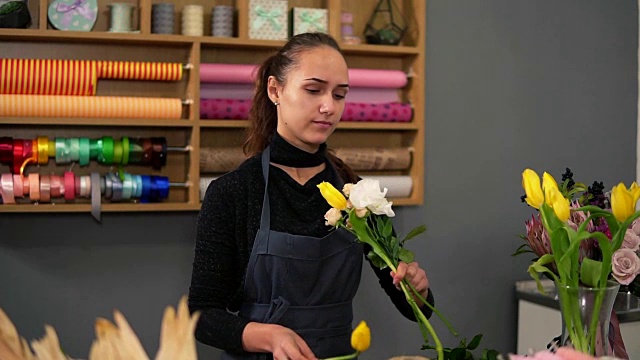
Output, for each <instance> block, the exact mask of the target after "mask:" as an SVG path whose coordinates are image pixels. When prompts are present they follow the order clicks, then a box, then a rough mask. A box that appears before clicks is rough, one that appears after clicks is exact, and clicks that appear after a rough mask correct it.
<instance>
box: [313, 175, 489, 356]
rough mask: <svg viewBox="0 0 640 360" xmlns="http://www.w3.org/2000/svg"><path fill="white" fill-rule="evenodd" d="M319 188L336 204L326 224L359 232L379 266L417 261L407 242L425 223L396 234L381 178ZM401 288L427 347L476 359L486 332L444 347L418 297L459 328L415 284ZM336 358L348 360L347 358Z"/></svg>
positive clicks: (326, 218)
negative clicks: (405, 246)
mask: <svg viewBox="0 0 640 360" xmlns="http://www.w3.org/2000/svg"><path fill="white" fill-rule="evenodd" d="M318 188H319V189H320V192H321V194H322V196H323V197H324V198H325V200H327V202H328V203H329V205H331V207H332V208H331V209H329V211H327V213H326V214H325V220H326V224H327V225H328V226H333V227H336V228H344V229H347V230H348V231H350V232H351V233H353V234H354V235H356V237H357V238H358V240H359V241H360V242H362V243H365V244H368V245H369V246H370V247H371V249H372V250H371V251H370V252H369V254H367V257H368V258H369V259H370V260H371V262H372V263H373V264H374V265H375V266H377V267H379V268H381V269H384V268H389V269H390V270H391V271H393V272H395V271H396V269H397V267H398V264H399V263H400V261H403V262H406V263H409V262H412V261H413V260H414V255H413V253H412V252H411V251H409V250H407V249H405V248H404V247H403V245H404V243H405V242H406V241H408V240H410V239H412V238H414V237H415V236H417V235H419V234H421V233H422V232H424V231H425V226H424V225H421V226H418V227H416V228H415V229H413V230H411V231H410V232H409V233H408V234H407V235H406V236H405V237H404V238H402V239H399V238H398V237H396V234H394V231H393V224H392V222H391V218H392V217H394V216H395V213H394V212H393V210H392V209H391V206H392V204H393V203H392V202H390V201H388V200H387V199H386V198H385V195H386V193H387V189H384V191H381V190H380V183H379V181H377V180H372V179H364V180H360V181H359V182H358V183H356V184H345V186H344V188H343V190H342V192H340V191H339V190H337V189H336V188H335V187H334V186H333V185H331V184H330V183H327V182H323V183H321V184H319V185H318ZM400 288H401V290H402V291H403V292H404V295H405V297H406V299H407V301H408V302H409V304H410V305H411V308H412V309H413V313H414V314H415V317H416V320H417V323H418V325H419V328H420V331H421V333H422V337H423V339H424V341H425V346H423V349H433V350H435V351H436V353H437V356H438V360H443V359H473V355H472V353H471V352H470V350H474V349H475V348H476V347H477V346H478V345H479V343H480V339H481V338H482V335H476V336H475V337H474V338H473V339H472V340H471V341H470V342H469V343H468V344H467V342H466V340H465V339H463V340H462V341H461V342H460V345H459V346H458V347H456V348H454V349H450V348H444V347H443V346H442V343H441V342H440V339H439V338H438V335H437V334H436V332H435V330H434V329H433V327H432V326H431V324H430V323H429V320H428V319H427V318H426V316H425V315H424V314H423V313H422V311H421V310H420V306H419V305H418V303H417V302H416V300H418V301H420V302H422V303H423V304H425V305H426V306H428V307H429V308H430V309H431V310H432V311H433V313H435V314H436V315H437V316H438V317H439V318H440V319H441V320H442V321H443V322H444V324H445V325H446V326H447V328H448V329H449V331H451V333H452V334H454V335H456V336H457V335H458V334H457V333H456V331H455V330H454V329H453V328H452V327H451V325H450V324H449V322H448V321H447V320H446V319H445V318H444V317H443V316H442V314H441V313H440V312H439V311H438V310H437V309H435V308H434V307H433V306H432V305H431V304H429V303H428V302H427V301H426V300H425V299H424V298H423V297H422V296H421V295H420V294H419V293H418V292H417V291H416V289H415V288H414V287H413V286H412V285H411V284H409V283H408V282H407V281H405V280H403V281H402V282H401V283H400ZM429 338H431V339H432V340H433V342H434V343H435V345H434V346H432V345H429ZM482 356H483V357H482V359H496V358H497V356H498V352H497V351H495V350H486V349H485V350H484V352H483V355H482ZM336 359H345V357H339V358H336Z"/></svg>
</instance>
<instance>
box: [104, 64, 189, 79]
mask: <svg viewBox="0 0 640 360" xmlns="http://www.w3.org/2000/svg"><path fill="white" fill-rule="evenodd" d="M97 64H98V78H100V79H122V80H163V81H177V80H180V79H182V64H180V63H158V62H139V61H97Z"/></svg>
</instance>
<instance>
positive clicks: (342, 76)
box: [268, 46, 349, 152]
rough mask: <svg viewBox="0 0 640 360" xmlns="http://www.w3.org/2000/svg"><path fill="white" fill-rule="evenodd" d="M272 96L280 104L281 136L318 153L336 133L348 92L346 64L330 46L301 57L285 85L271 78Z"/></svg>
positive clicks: (300, 146) (287, 76)
mask: <svg viewBox="0 0 640 360" xmlns="http://www.w3.org/2000/svg"><path fill="white" fill-rule="evenodd" d="M268 91H269V97H270V98H271V100H272V101H277V102H278V103H279V104H280V105H278V106H277V110H278V127H277V130H278V133H279V134H280V135H281V136H282V137H283V138H284V139H286V140H287V141H288V142H289V143H291V144H293V145H294V146H296V147H298V148H300V149H302V150H305V151H308V152H315V151H317V150H318V147H319V146H320V144H322V143H324V142H325V141H326V140H327V138H328V137H329V136H330V135H331V134H332V133H333V131H334V130H335V128H336V126H337V125H338V122H339V121H340V118H341V117H342V111H343V110H344V103H345V96H346V95H347V92H348V91H349V73H348V71H347V64H346V62H345V60H344V58H343V57H342V55H340V53H339V52H338V51H336V50H335V49H332V48H330V47H327V46H322V47H318V48H315V49H312V50H309V51H306V52H303V53H301V54H300V55H299V59H298V64H297V66H296V67H294V68H292V69H291V70H290V71H289V73H288V74H287V75H286V80H285V83H284V84H279V83H278V82H277V81H276V80H275V78H274V77H271V78H269V89H268Z"/></svg>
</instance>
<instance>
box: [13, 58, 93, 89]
mask: <svg viewBox="0 0 640 360" xmlns="http://www.w3.org/2000/svg"><path fill="white" fill-rule="evenodd" d="M96 83H97V69H96V63H95V61H87V60H50V59H0V94H31V95H81V96H87V95H95V94H96Z"/></svg>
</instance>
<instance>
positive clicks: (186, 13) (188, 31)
mask: <svg viewBox="0 0 640 360" xmlns="http://www.w3.org/2000/svg"><path fill="white" fill-rule="evenodd" d="M203 17H204V12H203V9H202V6H201V5H185V7H184V8H183V9H182V35H187V36H202V35H204V19H203Z"/></svg>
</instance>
